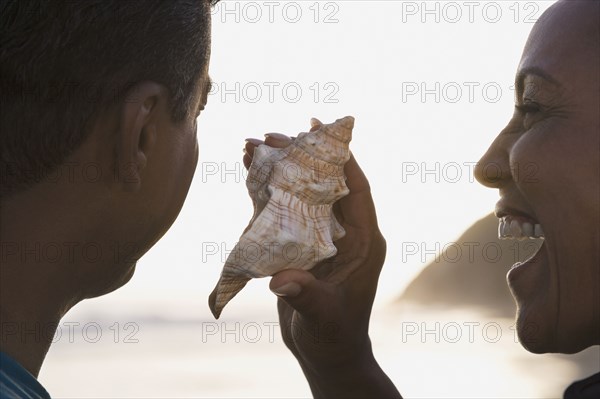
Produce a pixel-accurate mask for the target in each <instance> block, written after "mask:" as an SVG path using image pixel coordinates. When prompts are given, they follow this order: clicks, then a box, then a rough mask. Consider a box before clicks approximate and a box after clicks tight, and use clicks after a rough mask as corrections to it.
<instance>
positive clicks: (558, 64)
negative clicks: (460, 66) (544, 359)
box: [476, 0, 600, 353]
mask: <svg viewBox="0 0 600 399" xmlns="http://www.w3.org/2000/svg"><path fill="white" fill-rule="evenodd" d="M599 20H600V1H598V0H591V1H590V0H572V1H563V0H561V1H559V2H557V3H556V4H554V5H553V6H552V7H551V8H550V9H549V10H548V11H546V12H545V13H544V15H542V17H541V18H540V20H539V21H538V22H537V23H536V25H535V26H534V28H533V30H532V32H531V35H530V36H529V40H528V42H527V44H526V46H525V50H524V52H523V57H522V59H521V63H520V65H519V70H518V72H517V79H516V86H515V87H516V89H517V90H516V104H515V105H516V107H515V111H514V115H513V118H512V119H511V121H510V122H509V124H508V126H507V127H506V128H505V129H504V130H503V131H502V132H501V133H500V135H499V136H498V137H497V138H496V140H495V141H494V143H493V144H492V146H491V147H490V149H489V150H488V152H487V153H486V154H485V155H484V157H483V158H482V160H481V162H480V164H479V165H478V168H477V169H476V174H477V178H478V180H479V181H480V182H481V183H482V184H485V185H487V186H490V187H495V188H498V189H499V190H500V195H501V197H502V198H501V200H500V202H499V203H498V205H497V207H496V214H497V216H498V217H500V218H503V220H504V222H505V223H503V225H502V226H501V227H502V228H503V229H509V230H510V231H509V232H508V233H507V234H510V235H512V236H521V235H523V236H528V235H530V236H531V235H540V234H538V233H541V232H539V231H537V230H538V229H539V228H540V226H541V230H542V231H543V235H544V236H545V241H544V244H543V245H542V247H541V249H540V250H539V251H538V253H537V254H536V255H535V256H533V258H532V259H530V260H528V261H527V262H524V263H523V264H521V265H516V266H515V267H514V268H513V269H511V271H510V272H509V274H508V276H507V277H508V282H509V285H510V288H511V291H512V293H513V296H514V297H515V299H516V301H517V305H518V310H517V331H518V333H519V338H520V340H521V343H522V344H523V345H524V346H525V347H526V348H527V349H529V350H530V351H532V352H536V353H540V352H566V353H573V352H577V351H580V350H582V349H584V348H586V347H588V346H591V345H594V344H599V343H600V246H599V240H600V233H599V231H600V227H599V226H600V209H599V204H600V181H599V180H598V170H599V168H600V153H599V152H598V148H599V147H600V115H599V113H598V110H599V109H600V53H599V51H598V49H599V48H600V24H599V22H598V21H599ZM535 225H539V226H538V227H537V228H535V230H536V231H533V230H532V229H534V227H533V226H535Z"/></svg>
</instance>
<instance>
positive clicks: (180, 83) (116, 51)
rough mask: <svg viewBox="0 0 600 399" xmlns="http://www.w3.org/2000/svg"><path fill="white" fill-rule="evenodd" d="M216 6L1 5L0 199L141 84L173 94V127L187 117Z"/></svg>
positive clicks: (187, 0)
mask: <svg viewBox="0 0 600 399" xmlns="http://www.w3.org/2000/svg"><path fill="white" fill-rule="evenodd" d="M217 1H218V0H217ZM217 1H210V0H168V1H165V0H0V79H1V86H0V119H1V121H0V144H1V148H0V173H1V175H0V183H1V184H0V198H5V197H6V196H8V195H10V194H12V193H14V192H16V191H19V190H22V189H24V188H26V187H28V186H31V185H32V184H34V183H36V182H37V181H39V180H40V179H43V176H45V175H47V173H49V172H51V171H52V170H53V169H54V168H56V167H57V166H59V165H61V163H63V162H64V161H65V158H66V157H67V156H68V155H69V154H70V153H72V152H73V151H74V150H75V149H77V148H78V146H80V145H81V143H82V142H83V140H84V139H85V138H86V135H87V133H89V130H90V129H89V126H90V124H91V123H92V122H93V120H94V117H95V116H96V115H97V114H98V112H99V111H101V110H102V109H106V107H108V106H110V105H111V104H118V103H119V102H122V101H124V100H125V98H124V94H125V93H126V92H127V91H128V90H130V89H131V88H132V87H133V86H134V85H135V83H137V82H141V81H154V82H157V83H160V84H163V85H164V86H165V87H167V88H168V89H169V92H170V93H169V94H170V100H171V107H172V117H173V120H174V121H175V122H177V121H181V120H182V119H183V118H184V117H185V116H186V115H188V113H190V112H193V111H192V110H191V104H190V102H191V99H192V97H193V94H194V92H195V90H197V86H196V82H197V81H198V79H199V77H200V74H201V73H202V71H203V70H204V68H205V67H206V63H207V62H208V56H209V52H210V48H209V43H210V6H211V3H213V4H214V3H216V2H217Z"/></svg>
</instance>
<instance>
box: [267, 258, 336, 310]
mask: <svg viewBox="0 0 600 399" xmlns="http://www.w3.org/2000/svg"><path fill="white" fill-rule="evenodd" d="M269 288H270V289H271V291H273V293H274V294H275V295H277V296H278V297H279V298H280V299H281V300H283V301H285V302H286V303H287V304H288V305H290V306H291V307H292V308H294V309H295V310H296V311H297V312H298V313H300V314H301V315H303V316H305V317H308V318H311V319H320V318H321V317H320V316H325V315H327V314H328V313H330V311H329V310H330V308H331V305H332V304H333V303H335V302H336V301H335V300H334V297H335V289H336V287H335V286H334V285H332V284H329V283H326V282H324V281H321V280H317V279H316V278H315V276H313V275H312V274H311V273H309V272H307V271H304V270H299V269H288V270H283V271H281V272H279V273H277V274H276V275H274V276H273V278H272V279H271V282H270V283H269Z"/></svg>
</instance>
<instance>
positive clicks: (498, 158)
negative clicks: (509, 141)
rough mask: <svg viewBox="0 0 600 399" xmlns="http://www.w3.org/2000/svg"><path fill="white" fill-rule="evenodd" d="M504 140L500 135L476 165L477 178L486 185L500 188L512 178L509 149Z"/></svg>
mask: <svg viewBox="0 0 600 399" xmlns="http://www.w3.org/2000/svg"><path fill="white" fill-rule="evenodd" d="M502 141H503V140H502V138H501V136H498V137H497V138H496V140H494V142H493V143H492V145H491V146H490V148H489V149H488V150H487V152H486V153H485V154H484V155H483V157H481V159H480V160H479V162H477V165H475V169H474V174H475V178H476V179H477V181H478V182H479V183H481V184H483V185H484V186H486V187H490V188H500V187H502V186H503V185H505V184H506V182H508V181H510V180H512V174H511V171H510V163H509V157H508V149H507V148H506V147H505V146H504V145H502V144H503V143H502Z"/></svg>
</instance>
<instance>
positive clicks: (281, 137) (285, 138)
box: [265, 133, 290, 141]
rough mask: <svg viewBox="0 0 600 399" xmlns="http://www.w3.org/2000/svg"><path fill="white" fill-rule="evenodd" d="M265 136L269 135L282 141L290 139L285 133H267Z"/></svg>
mask: <svg viewBox="0 0 600 399" xmlns="http://www.w3.org/2000/svg"><path fill="white" fill-rule="evenodd" d="M265 137H267V138H269V137H270V138H272V139H275V140H280V141H288V140H289V139H290V138H289V137H288V136H286V135H285V134H280V133H267V134H265Z"/></svg>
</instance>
